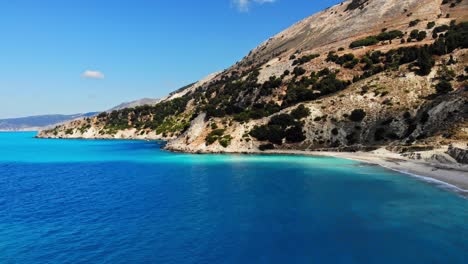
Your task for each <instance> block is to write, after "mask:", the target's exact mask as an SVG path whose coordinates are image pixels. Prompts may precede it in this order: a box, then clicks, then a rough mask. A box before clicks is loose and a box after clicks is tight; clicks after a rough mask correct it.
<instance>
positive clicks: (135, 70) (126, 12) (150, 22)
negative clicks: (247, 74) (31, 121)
mask: <svg viewBox="0 0 468 264" xmlns="http://www.w3.org/2000/svg"><path fill="white" fill-rule="evenodd" d="M339 2H340V1H339V0H324V1H318V0H200V1H193V0H190V1H189V0H179V1H177V0H172V1H162V0H154V1H153V0H113V1H110V0H99V1H96V0H80V1H63V0H41V1H37V0H15V1H1V2H0V34H1V37H0V58H1V59H0V61H1V62H0V92H1V96H0V118H7V117H18V116H26V115H38V114H53V113H54V114H55V113H63V114H70V113H79V112H88V111H101V110H106V109H108V108H111V107H113V106H115V105H117V104H119V103H121V102H124V101H131V100H135V99H139V98H143V97H152V98H157V97H162V96H164V95H166V94H167V93H169V92H171V91H173V90H175V89H177V88H179V87H181V86H184V85H186V84H188V83H191V82H194V81H196V80H198V79H200V78H203V77H204V76H206V75H208V74H210V73H212V72H215V71H218V70H223V69H225V68H227V67H229V66H230V65H232V64H233V63H235V62H236V61H238V60H240V59H241V58H242V57H244V56H245V55H246V54H247V53H248V52H249V51H250V50H251V49H253V48H255V47H256V46H257V45H258V44H260V43H261V42H263V41H264V40H266V39H268V38H269V37H271V36H272V35H274V34H276V33H278V32H280V31H281V30H283V29H285V28H287V27H289V26H290V25H292V24H293V23H295V22H297V21H299V20H301V19H303V18H305V17H307V16H309V15H312V14H313V13H316V12H318V11H320V10H322V9H324V8H326V7H329V6H331V5H334V4H337V3H339Z"/></svg>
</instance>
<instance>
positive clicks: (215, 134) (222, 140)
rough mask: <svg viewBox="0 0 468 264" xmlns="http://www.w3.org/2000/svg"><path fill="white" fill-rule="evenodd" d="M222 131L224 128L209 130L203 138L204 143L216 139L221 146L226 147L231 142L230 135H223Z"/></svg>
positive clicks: (211, 142)
mask: <svg viewBox="0 0 468 264" xmlns="http://www.w3.org/2000/svg"><path fill="white" fill-rule="evenodd" d="M224 132H226V130H225V129H215V130H213V131H211V132H210V134H208V136H207V137H206V138H205V143H206V145H211V144H213V143H215V142H216V141H218V142H219V144H220V145H221V146H223V147H224V148H227V147H228V146H229V145H230V144H231V140H232V137H231V136H230V135H224Z"/></svg>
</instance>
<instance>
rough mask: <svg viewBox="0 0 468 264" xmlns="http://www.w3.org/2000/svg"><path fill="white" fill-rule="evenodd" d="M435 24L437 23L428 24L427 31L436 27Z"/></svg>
mask: <svg viewBox="0 0 468 264" xmlns="http://www.w3.org/2000/svg"><path fill="white" fill-rule="evenodd" d="M435 24H436V23H435V22H434V21H432V22H429V23H427V29H431V28H433V27H435Z"/></svg>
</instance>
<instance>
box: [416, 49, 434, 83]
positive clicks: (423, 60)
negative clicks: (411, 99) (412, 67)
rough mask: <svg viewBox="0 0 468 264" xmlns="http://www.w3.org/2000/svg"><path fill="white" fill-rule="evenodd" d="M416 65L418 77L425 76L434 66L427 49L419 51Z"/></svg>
mask: <svg viewBox="0 0 468 264" xmlns="http://www.w3.org/2000/svg"><path fill="white" fill-rule="evenodd" d="M416 63H417V65H418V66H419V71H418V74H419V75H422V76H426V75H428V74H429V73H430V72H431V69H432V66H434V59H432V56H431V54H430V53H429V51H428V49H427V47H425V48H421V49H420V50H419V53H418V59H417V62H416Z"/></svg>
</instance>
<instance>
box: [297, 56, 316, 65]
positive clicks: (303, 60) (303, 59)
mask: <svg viewBox="0 0 468 264" xmlns="http://www.w3.org/2000/svg"><path fill="white" fill-rule="evenodd" d="M318 57H320V54H311V55H307V56H303V57H301V58H299V59H297V60H295V61H293V64H292V65H293V66H294V65H302V64H305V63H307V62H309V61H311V60H313V59H315V58H318Z"/></svg>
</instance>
